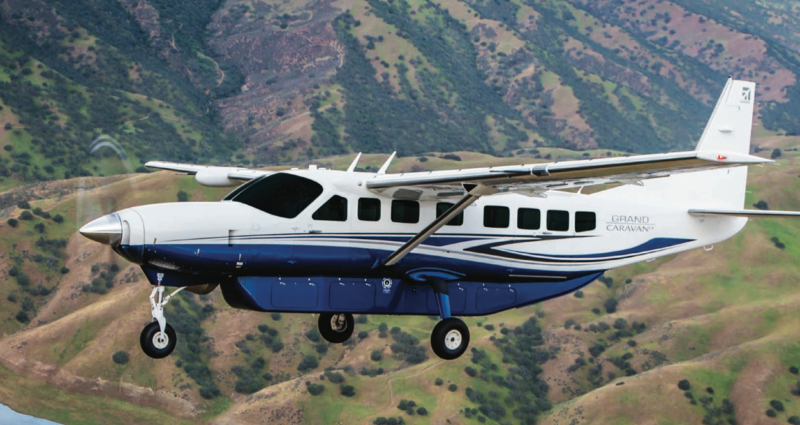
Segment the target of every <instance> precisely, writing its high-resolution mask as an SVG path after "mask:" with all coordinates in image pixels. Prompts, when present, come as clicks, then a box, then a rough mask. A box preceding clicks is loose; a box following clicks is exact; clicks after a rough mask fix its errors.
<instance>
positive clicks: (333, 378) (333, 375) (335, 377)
mask: <svg viewBox="0 0 800 425" xmlns="http://www.w3.org/2000/svg"><path fill="white" fill-rule="evenodd" d="M325 377H326V378H328V381H330V382H331V383H332V384H341V383H342V382H344V375H342V374H341V373H339V372H325Z"/></svg>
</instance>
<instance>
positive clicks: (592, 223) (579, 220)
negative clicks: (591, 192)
mask: <svg viewBox="0 0 800 425" xmlns="http://www.w3.org/2000/svg"><path fill="white" fill-rule="evenodd" d="M596 227H597V216H596V215H595V213H593V212H587V211H578V212H576V213H575V231H576V232H588V231H590V230H594V229H595V228H596Z"/></svg>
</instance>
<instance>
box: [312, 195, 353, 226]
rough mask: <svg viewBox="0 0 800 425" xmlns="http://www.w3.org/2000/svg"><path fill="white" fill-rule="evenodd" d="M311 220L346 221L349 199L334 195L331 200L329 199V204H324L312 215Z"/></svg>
mask: <svg viewBox="0 0 800 425" xmlns="http://www.w3.org/2000/svg"><path fill="white" fill-rule="evenodd" d="M311 218H313V219H314V220H324V221H346V220H347V199H345V198H342V197H341V196H339V195H333V197H332V198H331V199H328V202H326V203H324V204H322V206H321V207H319V209H318V210H317V211H315V212H314V214H312V215H311Z"/></svg>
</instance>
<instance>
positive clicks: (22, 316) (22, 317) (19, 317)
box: [14, 310, 31, 323]
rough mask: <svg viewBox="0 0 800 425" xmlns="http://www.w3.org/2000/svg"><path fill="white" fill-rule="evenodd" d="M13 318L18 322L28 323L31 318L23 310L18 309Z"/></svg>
mask: <svg viewBox="0 0 800 425" xmlns="http://www.w3.org/2000/svg"><path fill="white" fill-rule="evenodd" d="M14 318H15V319H17V322H20V323H28V322H30V320H31V319H30V317H28V313H25V312H24V311H23V310H20V311H19V312H18V313H17V315H16V316H14Z"/></svg>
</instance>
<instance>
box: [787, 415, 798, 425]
mask: <svg viewBox="0 0 800 425" xmlns="http://www.w3.org/2000/svg"><path fill="white" fill-rule="evenodd" d="M788 422H789V423H790V424H792V425H800V416H791V417H789V421H788Z"/></svg>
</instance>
